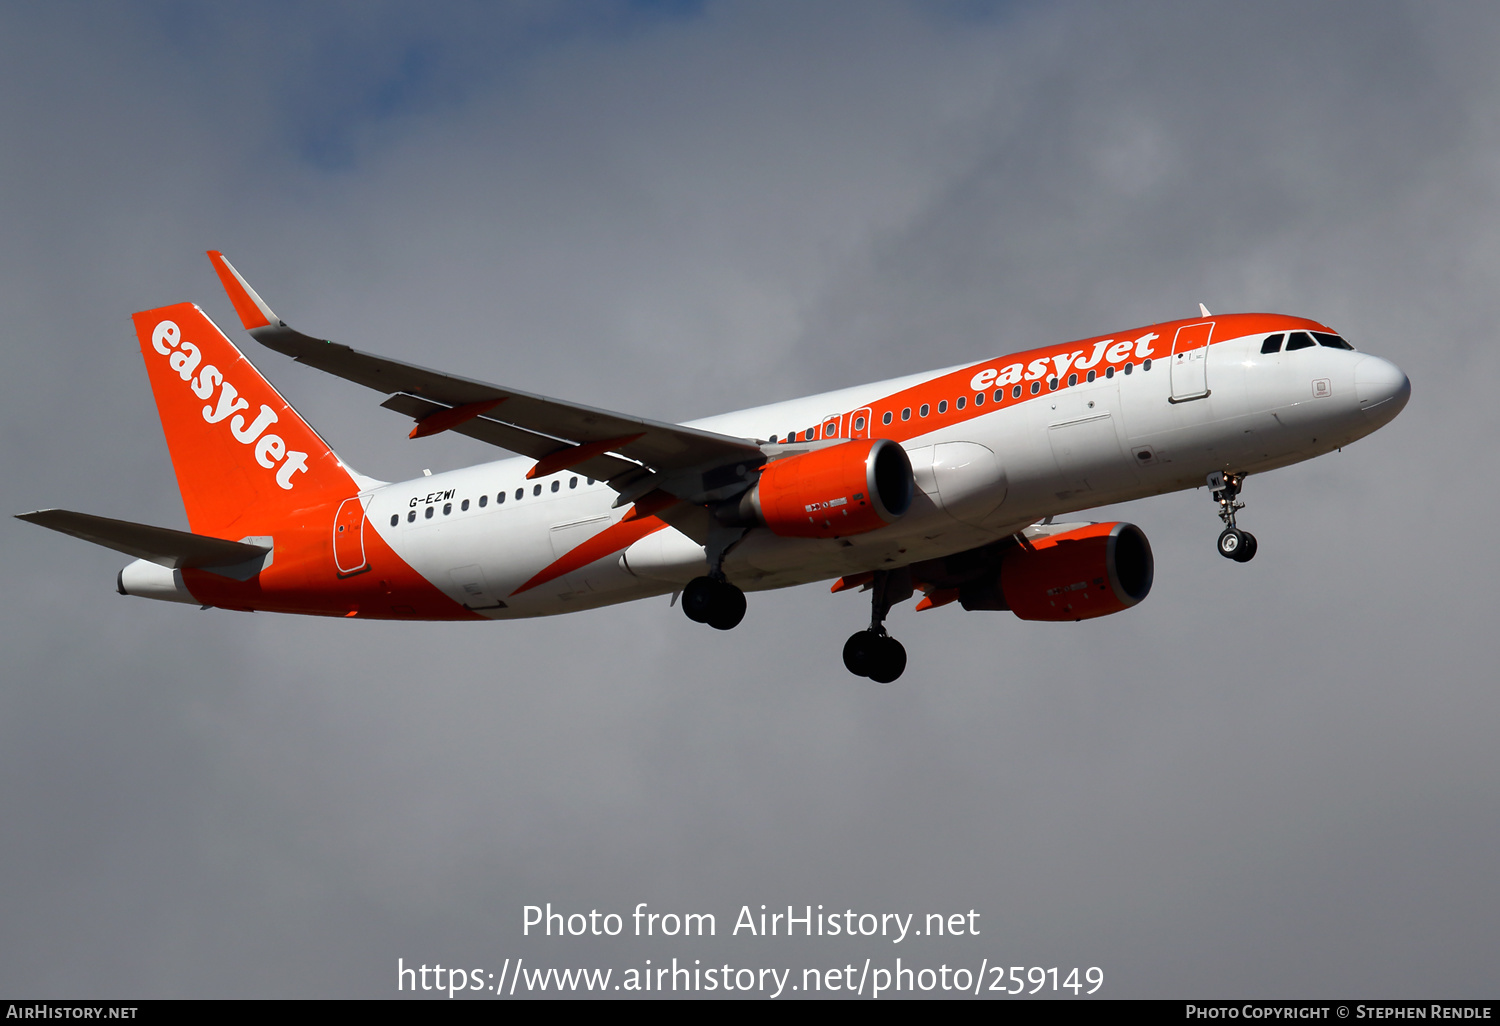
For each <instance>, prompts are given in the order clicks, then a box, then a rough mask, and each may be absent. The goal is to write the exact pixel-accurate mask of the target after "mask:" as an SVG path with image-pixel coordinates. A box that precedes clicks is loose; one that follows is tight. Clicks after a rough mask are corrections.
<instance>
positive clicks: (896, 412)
mask: <svg viewBox="0 0 1500 1026" xmlns="http://www.w3.org/2000/svg"><path fill="white" fill-rule="evenodd" d="M1209 321H1212V322H1213V323H1214V325H1215V327H1214V333H1213V337H1214V342H1213V344H1214V345H1218V344H1219V342H1220V341H1228V340H1230V339H1234V338H1243V337H1245V336H1247V335H1255V334H1260V333H1265V334H1270V333H1272V332H1275V331H1297V330H1310V331H1332V330H1333V329H1332V328H1329V327H1327V326H1326V325H1323V324H1320V323H1318V322H1317V321H1313V320H1308V319H1307V318H1305V317H1290V316H1287V315H1285V314H1265V313H1249V314H1226V315H1225V316H1222V317H1190V318H1187V319H1186V320H1180V321H1166V322H1163V323H1161V324H1151V325H1147V326H1145V327H1141V328H1133V329H1131V330H1129V331H1121V332H1115V333H1114V334H1111V335H1097V336H1095V337H1093V338H1087V339H1080V340H1078V341H1076V342H1067V343H1063V344H1060V345H1051V346H1043V347H1041V348H1038V349H1029V350H1026V351H1025V352H1021V353H1012V354H1010V355H1008V356H1000V357H996V358H994V359H991V360H984V361H982V362H980V363H975V364H970V365H969V366H967V367H964V368H963V369H961V370H956V371H952V372H950V373H948V374H944V375H942V376H940V377H936V378H931V379H929V380H927V381H923V382H921V383H920V384H916V385H913V386H911V387H910V388H906V389H903V390H901V391H900V392H894V393H892V394H890V395H888V396H885V397H883V398H880V399H876V400H875V401H873V402H869V403H862V404H861V405H860V407H859V408H858V409H856V410H850V411H848V412H846V413H844V414H842V415H840V416H839V417H837V418H832V417H830V418H826V419H825V421H824V423H823V424H821V425H820V426H819V428H818V429H817V432H823V435H822V437H825V438H833V437H842V438H847V437H849V436H850V435H852V434H853V433H854V431H855V430H856V429H855V428H854V426H853V424H852V421H853V419H854V417H855V416H856V415H857V414H859V412H860V411H861V410H864V409H869V411H870V412H869V414H868V416H869V418H870V421H871V423H870V424H869V425H868V431H869V437H871V438H889V439H892V440H894V441H897V442H904V441H907V440H908V439H912V438H916V437H918V436H921V435H925V434H929V433H931V432H933V431H937V430H939V429H940V428H943V427H946V426H948V425H950V424H958V423H963V422H965V421H969V420H973V419H975V418H977V417H983V416H984V415H986V414H989V413H994V412H995V411H996V410H1001V409H1006V408H1009V407H1011V406H1018V405H1020V404H1021V403H1024V402H1026V401H1027V400H1029V399H1044V398H1046V397H1047V396H1048V395H1052V394H1054V393H1055V392H1060V391H1062V390H1063V389H1065V388H1068V387H1069V385H1068V375H1069V374H1070V373H1075V372H1076V373H1077V374H1078V384H1079V385H1083V384H1087V383H1088V381H1087V375H1088V371H1089V370H1093V371H1095V372H1096V375H1097V376H1098V377H1100V378H1102V377H1104V376H1105V374H1104V372H1105V368H1107V367H1114V368H1115V372H1116V373H1117V374H1118V373H1120V372H1121V371H1122V370H1123V368H1124V367H1125V365H1126V364H1131V365H1132V367H1133V369H1134V370H1135V371H1137V372H1139V371H1140V369H1141V364H1142V362H1143V361H1144V360H1145V359H1150V360H1151V361H1152V362H1153V366H1154V364H1155V362H1156V361H1158V360H1167V358H1168V357H1170V356H1171V354H1172V340H1173V339H1174V338H1175V336H1176V334H1177V329H1178V328H1180V327H1183V326H1184V325H1188V324H1202V323H1207V322H1209ZM1153 334H1154V335H1155V336H1156V337H1155V338H1154V339H1151V340H1149V341H1147V342H1145V343H1144V344H1142V345H1140V346H1137V345H1136V343H1137V342H1139V341H1140V340H1142V339H1144V338H1146V336H1149V335H1153ZM1100 343H1107V344H1106V345H1105V346H1104V347H1103V348H1102V349H1098V347H1099V344H1100ZM1127 343H1128V344H1129V350H1130V352H1129V354H1128V355H1121V356H1120V357H1119V358H1118V359H1115V360H1110V359H1109V358H1108V357H1109V354H1110V352H1111V351H1113V350H1114V349H1115V347H1116V346H1123V345H1124V344H1127ZM1096 349H1098V356H1097V358H1096V359H1094V361H1093V362H1092V363H1091V364H1090V366H1088V367H1085V368H1083V369H1082V370H1076V371H1075V363H1076V361H1077V360H1084V361H1088V360H1090V359H1091V358H1093V357H1094V354H1095V351H1096ZM1148 350H1149V351H1148ZM1138 353H1139V354H1140V355H1137V354H1138ZM1043 363H1045V364H1046V365H1047V373H1046V374H1044V375H1042V376H1041V377H1035V378H1030V379H1028V378H1026V376H1025V375H1026V373H1027V372H1028V371H1029V370H1030V369H1031V368H1032V367H1033V366H1034V365H1038V364H1043ZM1060 363H1061V364H1062V365H1063V366H1065V367H1066V369H1065V370H1063V372H1062V373H1061V374H1058V373H1057V369H1058V366H1059V364H1060ZM1016 365H1019V366H1020V367H1021V371H1022V380H1021V381H1020V382H1013V381H1010V380H1008V379H1007V380H1006V383H1005V384H1004V385H1003V386H1001V385H999V384H997V383H996V379H997V378H1001V377H1002V374H1001V372H1002V371H1004V370H1005V369H1007V368H1013V367H1015V366H1016ZM1162 369H1163V371H1165V370H1166V367H1165V365H1164V366H1163V368H1162ZM986 372H993V373H988V374H986ZM1053 377H1057V379H1058V385H1057V388H1056V389H1049V388H1048V387H1047V385H1048V381H1049V379H1051V378H1053ZM1033 381H1035V382H1038V383H1039V384H1040V387H1039V388H1038V390H1037V391H1036V392H1035V393H1033V392H1032V391H1031V385H1032V382H1033ZM1018 383H1019V384H1020V385H1021V394H1020V395H1019V396H1016V395H1013V392H1014V389H1015V385H1016V384H1018ZM975 384H982V387H979V388H976V387H973V386H974V385H975ZM977 396H983V400H982V401H981V402H979V403H976V402H975V399H976V397H977ZM960 398H962V399H963V401H964V408H963V409H961V410H960V409H958V408H957V405H958V400H959V399H960ZM944 401H946V402H947V404H948V405H947V409H946V410H945V411H944V412H942V413H939V412H938V404H939V403H942V402H944ZM923 405H926V406H927V407H928V415H927V416H925V417H923V416H922V415H921V409H922V407H923ZM902 410H910V411H911V416H910V419H909V420H904V421H903V420H902V419H901V411H902ZM886 413H890V414H891V423H889V424H885V423H883V420H884V415H885V414H886ZM835 420H836V421H837V423H838V425H839V426H838V429H837V434H836V435H830V434H827V433H826V428H827V425H828V424H829V423H832V422H834V421H835ZM817 432H815V434H817ZM799 434H801V433H800V432H799ZM803 440H804V441H806V440H809V439H806V438H804V439H803Z"/></svg>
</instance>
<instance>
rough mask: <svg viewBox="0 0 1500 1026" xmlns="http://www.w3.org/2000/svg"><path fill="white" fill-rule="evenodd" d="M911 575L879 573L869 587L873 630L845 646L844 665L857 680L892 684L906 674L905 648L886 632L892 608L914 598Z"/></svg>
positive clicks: (855, 636) (905, 572)
mask: <svg viewBox="0 0 1500 1026" xmlns="http://www.w3.org/2000/svg"><path fill="white" fill-rule="evenodd" d="M911 594H912V584H911V571H910V570H909V569H906V568H902V569H901V570H877V571H876V572H875V579H874V580H873V581H872V582H871V585H870V607H871V608H870V626H869V627H868V628H867V629H866V630H862V631H859V632H857V633H855V634H851V635H850V636H849V640H848V641H846V642H844V665H845V666H846V667H848V669H849V672H850V673H852V674H854V675H855V676H856V677H869V678H870V679H871V680H873V681H874V682H875V683H877V684H889V683H890V682H891V681H893V680H895V679H896V678H897V677H899V676H901V674H902V673H903V672H904V671H905V670H906V648H905V647H904V646H903V645H902V644H901V642H899V641H897V640H896V639H895V638H893V637H891V636H890V635H889V634H887V633H886V632H885V617H886V614H887V613H889V612H890V611H891V606H892V605H894V604H895V603H897V602H903V601H905V600H906V599H908V598H911Z"/></svg>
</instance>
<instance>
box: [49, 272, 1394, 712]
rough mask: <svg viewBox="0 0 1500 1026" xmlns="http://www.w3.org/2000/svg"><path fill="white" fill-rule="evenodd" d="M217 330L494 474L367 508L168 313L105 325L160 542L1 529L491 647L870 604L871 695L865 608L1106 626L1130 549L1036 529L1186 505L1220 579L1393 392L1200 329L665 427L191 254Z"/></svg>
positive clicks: (141, 569)
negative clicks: (654, 606) (582, 626)
mask: <svg viewBox="0 0 1500 1026" xmlns="http://www.w3.org/2000/svg"><path fill="white" fill-rule="evenodd" d="M208 257H209V260H210V261H211V263H212V265H213V267H214V270H215V272H216V273H217V275H218V277H219V280H220V281H221V283H222V284H223V286H224V289H225V291H226V292H227V293H228V295H229V299H230V302H231V304H232V305H233V307H234V310H235V312H236V314H237V315H238V316H239V319H240V321H241V322H242V323H243V326H244V328H245V330H246V331H247V332H248V333H249V334H250V336H251V338H253V339H254V340H255V341H256V342H258V343H260V344H261V345H263V346H265V347H266V348H268V349H270V350H272V351H274V352H276V353H280V354H282V355H285V356H289V357H291V358H292V359H294V360H296V361H297V362H298V363H303V364H306V365H308V366H310V367H315V368H317V369H318V370H321V371H325V372H327V373H329V374H334V375H337V376H339V377H342V378H346V379H348V380H349V381H352V382H354V383H356V384H359V385H364V386H365V387H367V388H372V389H375V390H376V391H377V392H379V393H381V394H382V395H384V396H385V400H384V402H383V403H382V404H381V405H382V406H384V407H385V408H387V409H389V410H393V411H395V412H396V413H398V414H401V415H403V416H406V417H409V418H411V420H412V421H414V426H413V427H412V429H411V432H410V437H412V438H423V437H426V436H430V435H434V434H437V433H439V432H443V431H454V432H457V433H458V434H461V435H467V436H468V437H470V438H474V439H477V440H479V441H481V442H485V443H488V444H490V445H493V446H495V447H496V448H498V449H501V450H505V451H506V452H508V453H512V454H517V455H511V456H508V457H506V458H503V459H499V460H496V461H494V462H489V463H482V464H479V465H477V466H472V467H466V468H464V469H461V470H451V471H446V472H443V473H437V474H424V476H422V477H420V478H417V479H415V480H410V481H400V482H395V483H390V482H385V481H379V480H375V479H374V478H371V477H367V476H365V475H364V474H361V473H359V472H357V471H356V470H354V469H353V468H352V467H350V466H348V465H347V464H346V463H344V462H343V461H342V460H341V459H339V457H338V456H337V454H335V453H334V451H333V450H332V449H331V448H330V447H329V445H328V444H327V443H326V442H325V441H324V440H323V439H322V437H321V436H320V435H319V434H318V433H317V432H316V431H315V430H314V429H313V428H312V427H311V426H310V425H309V424H308V423H307V421H305V420H304V419H303V418H302V417H301V416H299V415H298V413H297V412H296V411H295V410H293V409H292V407H291V406H290V405H288V403H287V402H286V400H285V399H283V398H282V397H281V395H280V394H279V393H278V392H277V391H276V389H275V388H274V387H272V385H271V384H270V383H269V382H268V381H267V380H266V379H265V378H264V377H262V376H261V374H260V372H259V371H258V370H256V368H255V367H254V366H253V365H252V364H251V362H250V361H249V360H248V359H247V358H246V357H245V355H244V354H243V353H242V352H241V350H240V349H239V348H238V347H237V346H235V344H234V343H233V342H231V341H230V340H229V338H227V337H226V336H225V335H224V333H223V332H222V331H221V330H220V329H219V328H218V327H217V326H216V325H215V324H214V323H213V321H211V320H210V319H209V318H208V316H207V315H206V314H205V313H204V312H203V310H202V309H200V308H199V307H198V306H196V305H195V304H192V303H180V304H177V305H175V306H166V307H161V308H159V309H155V310H146V311H143V312H140V313H137V314H135V315H134V323H135V329H136V335H137V338H138V340H139V343H140V350H141V355H142V357H143V359H144V360H145V364H146V373H147V376H148V378H149V379H150V382H151V389H152V392H153V394H154V396H155V399H156V406H157V410H158V412H159V413H160V416H161V422H162V428H163V430H164V432H165V434H166V441H167V448H168V451H169V452H170V454H171V458H172V465H173V469H174V470H175V472H176V475H177V482H178V486H179V488H180V490H181V492H182V499H183V504H184V506H185V507H186V512H187V519H188V526H189V527H190V528H191V530H190V531H178V530H172V529H169V528H163V527H154V526H150V525H146V524H139V523H132V522H129V521H123V520H115V519H110V518H106V517H100V516H95V515H91V514H86V513H78V512H73V511H69V510H60V509H45V510H38V511H36V512H32V513H25V514H21V519H23V520H27V521H29V522H31V523H35V524H40V525H41V526H43V527H47V528H51V529H52V530H55V531H60V532H63V533H64V534H68V535H72V536H74V537H77V538H82V539H84V540H86V541H90V542H93V543H96V544H98V545H103V546H106V547H108V548H111V549H114V550H117V551H119V552H123V553H125V554H127V555H131V556H135V557H136V560H135V562H132V563H130V564H129V565H127V566H126V567H125V568H124V569H122V570H121V571H120V573H119V575H118V577H117V579H116V589H117V590H118V591H119V593H120V594H122V595H136V596H141V597H145V598H154V599H163V600H166V601H169V602H183V603H191V604H193V605H197V606H201V607H203V608H211V607H212V608H220V609H232V610H259V611H269V612H282V613H305V614H312V615H319V616H341V617H354V618H362V619H378V620H509V619H514V618H518V617H530V616H550V615H553V614H558V613H567V612H572V611H574V610H580V609H592V608H596V607H599V606H607V605H613V604H615V603H619V602H628V601H632V600H635V599H641V598H647V597H651V596H662V595H670V596H671V597H672V603H673V604H677V603H678V601H679V600H680V603H681V605H682V608H683V611H684V612H685V613H686V614H687V616H688V617H689V619H691V620H694V621H696V622H698V623H703V624H707V625H708V626H709V627H712V628H714V629H717V630H721V631H727V630H730V629H732V628H734V627H735V626H737V625H738V624H739V623H740V622H741V620H742V619H743V618H744V616H745V612H746V593H747V592H763V591H769V590H772V589H776V588H788V587H793V586H796V585H801V584H808V583H811V582H816V581H829V580H831V581H833V584H832V591H834V592H842V591H849V590H859V591H863V592H867V593H868V594H869V597H870V620H869V625H868V626H867V627H865V628H864V629H862V630H859V631H856V632H855V633H854V634H853V635H852V636H851V637H850V638H849V640H848V641H847V642H846V643H845V645H844V649H843V659H844V664H845V666H846V667H847V668H848V669H849V671H850V672H852V673H854V674H855V675H857V676H860V677H865V678H868V679H870V680H873V681H876V682H879V683H882V684H884V683H889V682H891V681H894V680H895V679H897V678H898V677H900V676H901V674H902V672H903V671H904V670H905V667H906V650H905V648H904V647H903V646H902V645H901V643H900V642H899V641H897V640H896V639H895V638H893V637H891V636H890V635H889V634H888V633H887V631H886V629H885V620H886V617H887V615H888V614H889V612H890V610H891V608H892V606H894V605H896V604H898V603H902V602H905V601H907V600H909V599H911V598H913V597H914V596H915V595H916V594H917V593H919V592H920V593H921V598H920V600H919V601H918V602H917V605H916V608H917V609H918V610H930V609H936V608H939V607H942V606H946V605H952V604H957V605H958V606H959V607H960V608H962V609H965V610H969V611H985V612H999V611H1006V610H1008V611H1009V612H1011V613H1012V614H1014V615H1015V616H1017V617H1019V618H1020V619H1023V620H1043V621H1079V620H1089V619H1093V618H1095V617H1100V616H1106V615H1109V614H1112V613H1118V612H1122V611H1124V610H1126V609H1129V608H1130V607H1132V606H1135V605H1136V604H1137V603H1139V602H1140V601H1141V600H1142V599H1144V598H1145V597H1146V596H1147V594H1148V593H1149V592H1150V590H1151V584H1152V580H1153V576H1154V572H1155V571H1154V562H1153V559H1152V554H1151V546H1150V543H1149V542H1148V541H1147V539H1146V535H1145V533H1144V532H1143V531H1142V530H1141V529H1140V528H1139V527H1137V526H1135V525H1133V524H1128V523H1118V522H1115V523H1093V522H1082V521H1077V520H1067V519H1059V518H1065V517H1066V516H1067V515H1069V514H1072V513H1074V512H1075V511H1079V510H1086V509H1089V508H1092V507H1097V506H1102V505H1105V504H1109V503H1118V502H1123V501H1127V500H1131V499H1139V498H1143V497H1145V496H1150V495H1160V494H1163V493H1166V492H1174V491H1179V490H1184V489H1189V488H1198V487H1203V486H1205V485H1206V486H1207V488H1208V490H1209V494H1210V495H1211V496H1212V498H1213V501H1214V503H1215V504H1216V507H1217V514H1218V516H1219V519H1220V520H1221V521H1222V522H1223V525H1224V526H1223V531H1222V532H1221V533H1220V534H1219V536H1218V550H1219V553H1220V555H1222V556H1224V557H1226V558H1229V559H1232V560H1236V561H1238V562H1245V561H1248V560H1249V559H1251V558H1252V557H1254V555H1255V553H1256V548H1257V542H1256V539H1255V536H1254V535H1253V534H1251V533H1249V532H1248V531H1245V530H1244V529H1242V528H1241V527H1240V526H1239V524H1238V521H1237V515H1238V513H1239V511H1240V510H1241V509H1243V507H1244V503H1243V502H1242V501H1240V498H1239V496H1240V493H1241V489H1242V487H1243V486H1244V482H1245V479H1246V478H1247V477H1249V476H1250V475H1252V474H1258V473H1262V472H1265V471H1268V470H1274V469H1276V468H1278V467H1284V466H1288V465H1290V464H1293V463H1297V462H1300V461H1302V460H1306V459H1311V458H1312V457H1314V456H1318V455H1321V454H1324V453H1328V452H1331V451H1333V450H1335V449H1338V448H1340V447H1342V446H1345V445H1348V444H1349V443H1351V442H1353V441H1355V440H1356V439H1359V438H1362V437H1363V436H1365V435H1367V434H1370V433H1371V432H1372V431H1374V430H1376V429H1377V428H1379V427H1381V426H1382V425H1384V424H1386V423H1388V422H1389V421H1390V420H1392V419H1393V418H1394V417H1395V416H1396V415H1397V414H1398V413H1400V412H1401V410H1402V409H1403V408H1404V407H1405V405H1406V402H1407V400H1408V398H1409V397H1410V395H1411V383H1410V381H1409V380H1408V378H1407V376H1406V375H1405V374H1404V373H1402V371H1401V370H1400V368H1398V367H1397V366H1396V365H1395V364H1393V363H1391V362H1390V361H1388V360H1385V359H1382V358H1381V357H1378V356H1372V355H1369V354H1366V353H1362V352H1359V351H1357V350H1355V349H1354V347H1353V346H1351V345H1350V344H1349V342H1347V341H1346V340H1345V339H1344V337H1343V336H1342V335H1340V334H1338V333H1337V332H1336V331H1334V330H1333V329H1332V328H1330V327H1328V326H1327V325H1324V324H1321V323H1319V322H1317V321H1314V320H1308V319H1306V318H1302V317H1291V316H1286V315H1282V314H1268V313H1243V314H1229V315H1224V316H1214V315H1212V314H1210V313H1209V311H1208V309H1207V308H1206V307H1204V306H1202V305H1200V306H1199V314H1200V315H1199V316H1198V317H1194V318H1188V319H1186V320H1177V321H1168V322H1165V323H1161V324H1153V325H1149V326H1146V327H1141V328H1134V329H1131V330H1129V331H1123V332H1115V333H1113V334H1110V335H1101V336H1098V337H1095V338H1088V339H1083V340H1081V341H1075V342H1068V343H1065V344H1061V345H1046V346H1041V347H1039V348H1033V349H1028V350H1026V351H1023V352H1017V353H1012V354H1010V355H1007V356H1001V357H997V358H995V359H990V360H981V361H979V362H977V363H966V364H963V365H960V366H954V367H946V368H943V369H941V370H936V371H929V372H926V373H922V374H913V375H909V376H907V377H902V378H894V379H891V380H887V381H878V382H874V383H872V384H867V385H857V386H854V387H852V388H845V389H841V390H838V391H834V392H825V393H822V394H820V395H814V396H808V397H806V398H801V399H792V400H788V401H786V402H779V403H773V404H771V405H768V406H760V407H756V408H754V409H747V410H740V411H737V412H734V413H726V414H722V415H719V416H714V417H709V418H707V419H704V420H699V421H693V422H690V423H685V424H669V423H663V422H658V421H654V420H647V419H645V418H642V417H635V416H631V415H629V414H623V413H615V412H612V411H609V410H603V409H596V408H594V407H590V406H584V405H580V404H578V403H572V402H567V401H565V400H561V399H552V398H548V397H546V396H541V395H534V394H531V393H529V392H522V391H519V390H517V389H513V388H508V387H504V386H500V385H492V384H488V383H486V382H483V381H475V380H471V379H469V378H462V377H456V376H454V375H450V374H444V373H441V372H438V371H433V370H428V369H426V368H423V367H418V366H415V365H413V364H409V363H405V362H402V361H400V360H394V359H390V358H387V357H383V356H377V355H374V354H372V353H367V352H363V351H361V350H358V349H352V348H350V347H349V346H347V345H343V344H340V343H336V342H330V341H324V340H322V339H318V338H314V337H312V336H309V335H304V334H302V333H301V332H299V331H296V330H294V329H293V328H291V327H289V326H288V325H287V324H286V322H285V321H283V320H281V318H279V317H278V316H277V315H276V314H275V313H274V312H272V310H271V308H270V307H269V306H268V305H267V304H266V302H265V300H263V299H262V298H261V297H260V295H259V294H258V293H257V292H256V291H255V290H254V289H253V288H251V287H250V285H249V283H247V282H246V280H245V279H244V278H243V277H242V276H241V275H240V273H239V272H238V271H237V270H236V269H235V268H234V267H233V266H232V265H231V264H230V263H229V261H228V260H226V259H225V258H224V256H223V255H222V254H221V253H219V252H218V251H217V250H211V251H209V253H208Z"/></svg>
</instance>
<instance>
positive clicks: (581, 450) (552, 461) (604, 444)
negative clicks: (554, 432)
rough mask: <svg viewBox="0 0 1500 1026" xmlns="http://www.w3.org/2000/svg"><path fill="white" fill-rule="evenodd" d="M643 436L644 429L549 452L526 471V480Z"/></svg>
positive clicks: (603, 452)
mask: <svg viewBox="0 0 1500 1026" xmlns="http://www.w3.org/2000/svg"><path fill="white" fill-rule="evenodd" d="M643 437H645V432H644V431H643V432H641V433H640V434H636V435H624V436H623V437H620V438H604V439H601V440H599V441H597V442H584V443H583V444H581V445H570V446H568V447H567V448H566V449H559V450H557V452H554V453H549V454H548V455H546V456H543V457H542V458H541V459H539V460H537V461H536V466H534V467H532V468H531V469H530V470H528V471H527V472H526V480H528V481H530V480H531V479H533V478H537V477H546V476H547V475H548V474H555V473H557V472H558V471H559V470H567V469H568V468H570V467H576V466H578V464H580V463H583V462H584V461H586V460H591V459H593V458H594V457H595V456H603V455H604V454H605V453H607V452H610V451H612V450H615V449H619V448H620V447H622V446H626V445H629V444H630V443H631V442H633V441H635V440H636V439H637V438H643Z"/></svg>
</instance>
